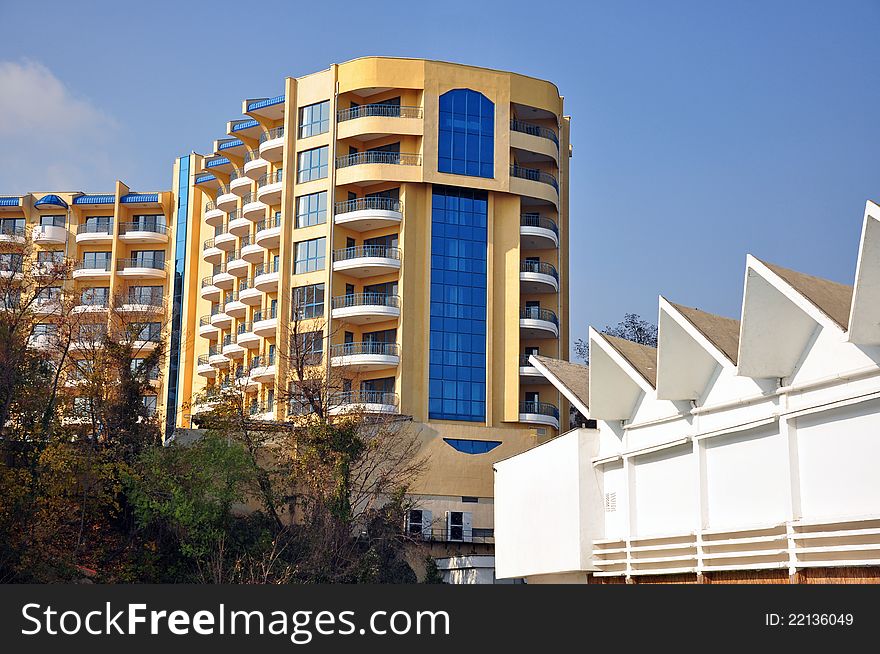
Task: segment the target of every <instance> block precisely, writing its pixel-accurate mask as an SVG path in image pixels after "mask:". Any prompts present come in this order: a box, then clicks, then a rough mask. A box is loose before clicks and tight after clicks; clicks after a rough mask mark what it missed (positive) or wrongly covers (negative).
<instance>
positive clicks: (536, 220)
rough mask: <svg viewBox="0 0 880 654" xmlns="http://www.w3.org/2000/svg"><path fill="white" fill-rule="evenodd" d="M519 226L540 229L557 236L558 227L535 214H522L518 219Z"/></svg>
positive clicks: (547, 219)
mask: <svg viewBox="0 0 880 654" xmlns="http://www.w3.org/2000/svg"><path fill="white" fill-rule="evenodd" d="M519 224H520V225H521V226H522V227H540V228H541V229H549V230H550V231H551V232H553V233H554V234H556V235H557V236H558V235H559V227H558V226H557V224H556V223H555V222H553V221H552V220H550V219H549V218H545V217H544V216H542V215H541V214H537V213H524V214H521V215H520V217H519Z"/></svg>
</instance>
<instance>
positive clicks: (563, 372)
mask: <svg viewBox="0 0 880 654" xmlns="http://www.w3.org/2000/svg"><path fill="white" fill-rule="evenodd" d="M533 356H534V357H535V358H536V359H537V360H538V361H540V362H541V365H543V366H544V367H545V368H547V370H549V371H550V373H551V374H552V375H553V376H554V377H556V379H557V380H558V381H559V383H560V384H562V385H563V386H565V387H566V388H567V389H568V390H569V391H571V393H572V395H574V396H575V397H577V398H578V399H579V400H580V401H581V402H583V404H584V406H586V407H587V408H589V406H590V368H589V366H585V365H582V364H579V363H571V362H569V361H562V360H561V359H551V358H550V357H542V356H538V355H533Z"/></svg>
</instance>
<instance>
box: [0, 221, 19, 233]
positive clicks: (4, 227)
mask: <svg viewBox="0 0 880 654" xmlns="http://www.w3.org/2000/svg"><path fill="white" fill-rule="evenodd" d="M0 234H3V235H4V236H24V218H2V219H0Z"/></svg>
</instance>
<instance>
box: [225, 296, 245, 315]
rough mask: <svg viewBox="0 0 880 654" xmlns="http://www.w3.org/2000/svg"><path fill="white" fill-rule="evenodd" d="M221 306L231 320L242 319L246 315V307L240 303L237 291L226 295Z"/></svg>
mask: <svg viewBox="0 0 880 654" xmlns="http://www.w3.org/2000/svg"><path fill="white" fill-rule="evenodd" d="M223 306H224V308H225V310H226V313H228V314H229V315H230V316H232V317H233V318H242V317H244V315H245V314H246V313H247V305H246V304H245V303H244V302H242V301H241V299H240V298H239V296H238V291H237V290H233V291H231V292H229V293H227V294H226V298H225V301H224V303H223Z"/></svg>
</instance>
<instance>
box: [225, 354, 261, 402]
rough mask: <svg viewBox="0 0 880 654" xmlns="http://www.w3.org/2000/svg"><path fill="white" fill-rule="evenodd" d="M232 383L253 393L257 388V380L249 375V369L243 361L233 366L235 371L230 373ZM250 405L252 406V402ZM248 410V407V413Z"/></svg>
mask: <svg viewBox="0 0 880 654" xmlns="http://www.w3.org/2000/svg"><path fill="white" fill-rule="evenodd" d="M232 383H233V384H235V385H236V386H237V387H238V388H240V389H242V390H243V391H244V392H245V393H253V392H254V391H256V390H257V389H258V388H259V386H258V385H257V380H256V379H254V378H252V377H251V375H250V369H248V368H246V367H245V365H244V362H242V363H240V364H238V365H237V366H235V372H234V373H233V375H232ZM251 406H253V404H252V405H251ZM250 411H251V409H250V407H248V413H250Z"/></svg>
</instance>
